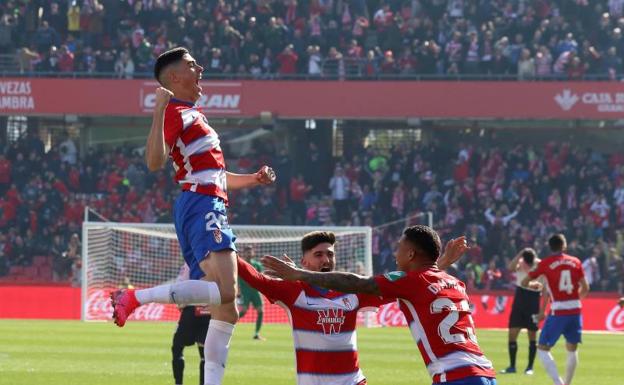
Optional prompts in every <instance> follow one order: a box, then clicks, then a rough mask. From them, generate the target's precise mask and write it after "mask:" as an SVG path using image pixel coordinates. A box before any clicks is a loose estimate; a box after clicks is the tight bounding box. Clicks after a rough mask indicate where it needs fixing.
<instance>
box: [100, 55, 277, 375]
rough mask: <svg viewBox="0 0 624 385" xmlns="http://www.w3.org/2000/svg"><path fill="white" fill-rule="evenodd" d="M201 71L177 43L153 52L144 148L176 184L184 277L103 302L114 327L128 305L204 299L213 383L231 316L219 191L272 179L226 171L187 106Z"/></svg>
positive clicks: (228, 238)
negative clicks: (153, 82)
mask: <svg viewBox="0 0 624 385" xmlns="http://www.w3.org/2000/svg"><path fill="white" fill-rule="evenodd" d="M203 70H204V69H203V68H202V67H201V66H200V65H199V64H197V62H196V61H195V59H194V58H193V57H192V56H191V55H190V54H189V52H188V50H186V49H185V48H175V49H172V50H169V51H167V52H165V53H163V54H162V55H160V56H159V57H158V59H157V60H156V64H155V65H154V76H155V77H156V79H157V80H158V82H159V83H160V84H161V85H162V87H160V88H158V89H157V90H156V105H155V108H154V115H153V119H152V127H151V130H150V133H149V136H148V138H147V144H146V147H145V158H146V162H147V165H148V167H149V169H150V170H151V171H157V170H160V169H161V168H162V167H163V166H164V165H165V163H166V162H167V158H168V157H169V158H171V160H172V161H173V167H174V169H175V171H176V174H175V181H176V182H177V183H178V184H179V185H180V186H181V188H182V192H181V193H180V195H179V196H178V198H177V199H176V202H175V206H174V220H175V227H176V233H177V238H178V241H179V242H180V248H181V250H182V254H183V256H184V259H185V261H186V263H187V264H188V266H189V268H190V270H191V272H190V278H191V280H189V281H185V282H178V283H175V284H172V285H161V286H157V287H154V288H149V289H143V290H136V292H135V291H134V290H122V291H117V292H114V293H112V294H111V300H112V306H113V309H114V310H113V318H114V320H115V323H116V324H117V325H118V326H120V327H121V326H123V325H124V324H125V323H126V320H127V318H128V316H130V314H132V312H133V311H134V309H136V308H137V307H138V306H140V305H144V304H146V303H150V302H158V303H175V304H178V305H196V304H198V305H212V306H211V308H210V309H211V312H212V320H211V322H210V326H209V328H208V333H207V335H206V342H205V344H204V350H205V360H206V362H205V366H204V368H205V384H206V385H220V384H221V382H222V379H223V375H224V371H225V364H226V361H227V355H228V351H229V346H230V339H231V337H232V333H233V331H234V324H235V323H236V322H237V321H238V311H237V309H236V305H235V303H234V300H235V299H236V288H237V285H238V282H237V276H238V274H237V271H236V246H235V245H234V241H235V240H236V236H235V235H234V233H233V232H232V229H231V228H230V226H229V224H228V220H227V212H226V207H227V203H228V195H227V191H228V190H236V189H241V188H247V187H253V186H257V185H262V184H270V183H273V182H274V181H275V174H274V173H273V171H272V170H271V169H270V168H269V167H267V166H264V167H262V168H261V169H260V170H259V171H258V172H257V173H255V174H243V175H241V174H233V173H230V172H227V171H226V168H225V160H224V157H223V153H222V151H221V147H220V141H219V136H218V135H217V133H216V132H215V130H213V129H212V127H210V125H209V124H208V120H207V119H206V117H205V116H204V114H203V113H202V112H201V111H200V109H199V107H198V106H196V105H195V102H197V100H199V98H200V96H201V91H202V87H201V86H200V85H199V81H200V79H201V74H202V72H203Z"/></svg>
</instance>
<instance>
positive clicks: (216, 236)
mask: <svg viewBox="0 0 624 385" xmlns="http://www.w3.org/2000/svg"><path fill="white" fill-rule="evenodd" d="M212 235H213V236H214V240H215V242H216V243H221V242H223V235H221V230H213V231H212Z"/></svg>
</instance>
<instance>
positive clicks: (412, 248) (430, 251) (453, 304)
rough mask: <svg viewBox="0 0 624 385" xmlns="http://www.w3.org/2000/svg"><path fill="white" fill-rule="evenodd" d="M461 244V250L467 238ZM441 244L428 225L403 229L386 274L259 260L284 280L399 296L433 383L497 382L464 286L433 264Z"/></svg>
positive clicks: (469, 384) (488, 384)
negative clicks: (393, 264) (313, 268)
mask: <svg viewBox="0 0 624 385" xmlns="http://www.w3.org/2000/svg"><path fill="white" fill-rule="evenodd" d="M461 243H462V244H463V247H464V250H465V248H466V246H465V238H462V239H461ZM440 249H441V245H440V237H439V236H438V234H437V233H436V232H435V231H434V230H433V229H431V228H430V227H427V226H421V225H418V226H412V227H408V228H406V229H405V231H404V232H403V236H402V237H401V239H400V241H399V244H398V249H397V251H396V262H397V266H398V268H399V271H395V272H392V273H388V274H384V275H379V276H375V277H363V276H359V275H357V274H352V273H336V272H334V273H328V272H321V273H319V272H311V271H306V270H301V269H297V268H294V267H293V266H290V265H288V264H287V263H285V262H283V261H280V260H279V259H277V258H274V257H270V256H267V257H264V258H263V259H262V262H263V264H264V265H265V267H266V268H267V269H269V270H271V271H272V272H274V273H275V274H277V275H278V276H280V277H282V278H284V279H286V280H290V281H303V282H306V283H308V284H310V285H316V286H321V287H325V288H328V289H333V290H340V291H342V292H345V293H367V294H372V295H383V296H384V297H394V298H398V299H399V302H400V307H401V310H402V311H403V314H404V315H405V317H406V319H407V321H408V323H409V328H410V331H411V333H412V336H413V338H414V341H415V342H416V344H417V345H418V348H419V350H420V352H421V354H422V357H423V360H424V361H425V364H426V365H427V370H428V371H429V374H430V375H431V377H432V378H433V382H434V383H435V384H442V383H443V384H449V385H451V384H453V385H477V384H478V385H493V384H496V379H495V373H494V370H493V368H492V363H491V362H490V361H489V360H488V359H487V358H486V357H485V356H484V355H483V353H482V352H481V349H480V348H479V345H478V344H477V339H476V336H475V329H474V328H475V326H474V323H473V321H472V317H471V316H470V305H469V303H468V296H467V295H466V289H465V285H464V283H463V282H461V281H459V280H457V279H456V278H454V277H452V276H450V275H448V274H446V273H445V272H443V271H441V270H440V269H439V268H438V265H437V264H436V261H437V260H438V258H439V257H440ZM460 255H461V254H460ZM444 265H446V263H445V264H444ZM440 267H445V266H440Z"/></svg>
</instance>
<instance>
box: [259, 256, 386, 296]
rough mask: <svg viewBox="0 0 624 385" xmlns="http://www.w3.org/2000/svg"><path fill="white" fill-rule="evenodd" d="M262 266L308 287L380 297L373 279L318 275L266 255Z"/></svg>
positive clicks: (340, 275) (336, 274) (345, 275)
mask: <svg viewBox="0 0 624 385" xmlns="http://www.w3.org/2000/svg"><path fill="white" fill-rule="evenodd" d="M262 264H263V265H264V267H265V269H266V270H267V271H270V274H272V275H274V276H278V277H280V278H282V279H285V280H288V281H304V282H307V283H309V284H310V285H315V286H321V287H324V288H327V289H333V290H338V291H341V292H344V293H365V294H374V295H381V292H380V290H379V287H378V286H377V282H375V280H374V279H373V277H364V276H361V275H357V274H353V273H341V272H333V273H319V272H312V271H307V270H302V269H297V268H296V267H294V266H292V265H290V264H288V263H285V262H284V261H282V260H280V259H278V258H275V257H272V256H268V255H267V256H265V257H263V258H262Z"/></svg>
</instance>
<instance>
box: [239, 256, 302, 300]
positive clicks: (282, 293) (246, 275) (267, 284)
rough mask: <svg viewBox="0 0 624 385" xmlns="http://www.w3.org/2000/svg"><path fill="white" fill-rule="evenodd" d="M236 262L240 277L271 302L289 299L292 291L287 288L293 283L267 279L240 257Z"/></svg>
mask: <svg viewBox="0 0 624 385" xmlns="http://www.w3.org/2000/svg"><path fill="white" fill-rule="evenodd" d="M236 261H237V264H238V275H239V277H240V278H241V279H243V280H244V281H245V282H247V284H249V286H251V287H253V288H254V289H256V290H258V291H259V292H261V293H262V294H264V295H265V296H266V297H267V298H269V299H271V300H280V301H284V300H287V299H288V298H289V295H290V293H291V292H292V291H291V290H288V287H287V286H290V285H292V283H289V282H285V281H282V280H279V279H275V278H271V277H267V276H266V275H264V274H262V273H260V272H259V271H258V270H256V269H254V267H253V266H251V265H250V264H249V263H247V262H245V261H244V260H243V259H242V258H240V257H238V258H237V260H236Z"/></svg>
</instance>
